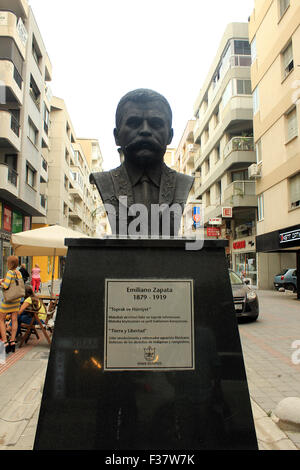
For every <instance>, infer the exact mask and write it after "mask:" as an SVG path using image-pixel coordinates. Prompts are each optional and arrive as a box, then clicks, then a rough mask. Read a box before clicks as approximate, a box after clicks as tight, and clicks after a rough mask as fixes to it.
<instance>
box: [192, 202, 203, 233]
mask: <svg viewBox="0 0 300 470" xmlns="http://www.w3.org/2000/svg"><path fill="white" fill-rule="evenodd" d="M193 224H194V227H195V228H200V227H201V207H200V206H194V207H193Z"/></svg>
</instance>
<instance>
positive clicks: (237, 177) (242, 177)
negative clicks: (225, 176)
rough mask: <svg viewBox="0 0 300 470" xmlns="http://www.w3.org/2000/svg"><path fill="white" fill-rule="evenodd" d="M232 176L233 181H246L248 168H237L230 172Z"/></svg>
mask: <svg viewBox="0 0 300 470" xmlns="http://www.w3.org/2000/svg"><path fill="white" fill-rule="evenodd" d="M231 177H232V182H233V181H246V180H247V179H248V178H249V177H248V170H239V171H233V172H232V173H231Z"/></svg>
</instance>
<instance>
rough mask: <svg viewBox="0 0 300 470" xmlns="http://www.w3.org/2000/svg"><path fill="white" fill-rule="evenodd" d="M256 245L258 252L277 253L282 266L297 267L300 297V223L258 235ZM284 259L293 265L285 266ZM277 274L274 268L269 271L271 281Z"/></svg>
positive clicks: (299, 294) (299, 293) (299, 297)
mask: <svg viewBox="0 0 300 470" xmlns="http://www.w3.org/2000/svg"><path fill="white" fill-rule="evenodd" d="M256 247H257V252H258V253H261V254H266V255H269V256H275V255H277V257H278V258H279V259H280V260H281V266H280V267H285V268H294V267H295V268H296V270H297V280H298V282H297V298H298V299H300V282H299V278H300V224H299V225H293V226H291V227H285V228H282V229H279V230H275V231H273V232H269V233H265V234H263V235H258V236H257V237H256ZM282 259H284V260H288V261H285V264H291V266H285V265H284V266H283V265H282ZM269 264H270V263H269ZM292 264H293V266H292ZM276 269H277V266H276ZM276 274H277V272H275V270H274V269H273V271H272V273H269V277H270V278H271V279H270V283H272V282H273V277H274V275H276Z"/></svg>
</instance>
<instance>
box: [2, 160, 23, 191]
mask: <svg viewBox="0 0 300 470" xmlns="http://www.w3.org/2000/svg"><path fill="white" fill-rule="evenodd" d="M18 186H19V181H18V173H17V172H16V171H14V170H13V169H11V168H9V167H8V166H7V165H5V164H0V194H1V195H3V196H4V193H6V194H9V196H14V197H18Z"/></svg>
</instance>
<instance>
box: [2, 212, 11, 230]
mask: <svg viewBox="0 0 300 470" xmlns="http://www.w3.org/2000/svg"><path fill="white" fill-rule="evenodd" d="M11 219H12V211H11V209H10V208H9V207H7V206H4V212H3V228H4V230H6V231H7V232H11Z"/></svg>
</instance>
